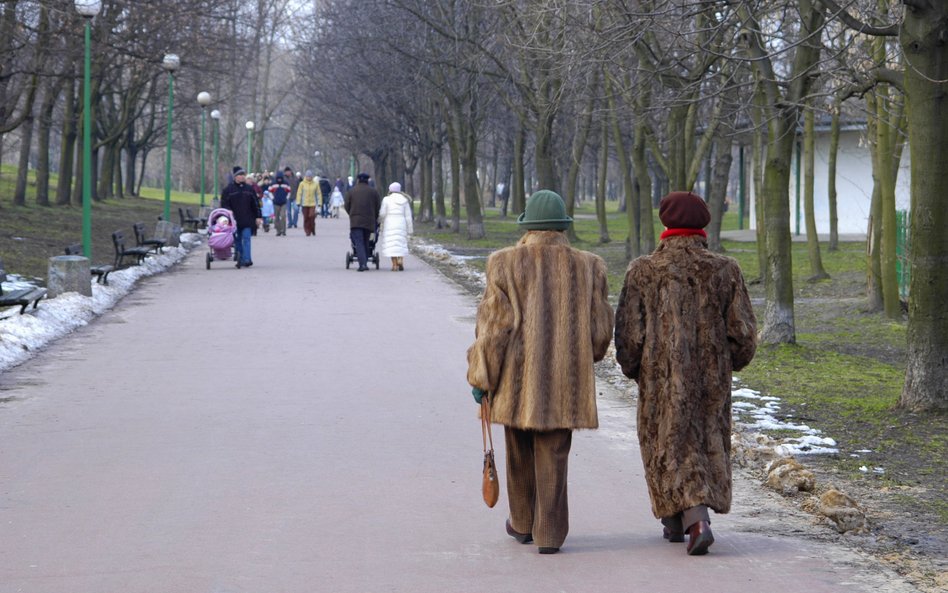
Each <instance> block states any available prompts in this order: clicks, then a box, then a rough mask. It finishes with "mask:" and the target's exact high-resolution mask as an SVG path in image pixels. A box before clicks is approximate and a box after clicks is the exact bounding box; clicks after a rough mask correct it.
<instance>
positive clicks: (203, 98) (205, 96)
mask: <svg viewBox="0 0 948 593" xmlns="http://www.w3.org/2000/svg"><path fill="white" fill-rule="evenodd" d="M197 99H198V103H199V104H200V105H201V208H203V207H204V177H205V175H204V130H205V126H206V125H207V124H206V123H205V122H206V121H207V117H206V115H207V106H208V105H210V104H211V93H208V92H204V91H202V92H200V93H198V96H197Z"/></svg>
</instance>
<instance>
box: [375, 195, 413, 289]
mask: <svg viewBox="0 0 948 593" xmlns="http://www.w3.org/2000/svg"><path fill="white" fill-rule="evenodd" d="M411 218H412V211H411V198H410V197H408V195H407V194H404V193H402V186H401V184H399V183H398V182H396V183H393V184H391V185H389V186H388V195H387V196H385V197H384V198H382V207H381V209H380V210H379V225H380V226H381V228H382V230H381V233H380V237H379V252H380V253H381V255H382V257H390V258H392V271H393V272H401V271H403V270H404V269H405V262H404V257H405V256H406V255H408V236H409V235H411V234H412V232H414V229H413V227H412V222H411Z"/></svg>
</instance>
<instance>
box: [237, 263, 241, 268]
mask: <svg viewBox="0 0 948 593" xmlns="http://www.w3.org/2000/svg"><path fill="white" fill-rule="evenodd" d="M237 269H238V270H239V269H240V262H237Z"/></svg>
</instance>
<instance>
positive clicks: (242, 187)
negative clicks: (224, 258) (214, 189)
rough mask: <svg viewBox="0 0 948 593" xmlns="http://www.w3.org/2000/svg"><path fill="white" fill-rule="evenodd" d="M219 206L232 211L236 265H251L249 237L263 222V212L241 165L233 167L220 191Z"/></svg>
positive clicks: (240, 266) (241, 266)
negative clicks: (231, 173) (235, 236)
mask: <svg viewBox="0 0 948 593" xmlns="http://www.w3.org/2000/svg"><path fill="white" fill-rule="evenodd" d="M221 207H222V208H227V209H228V210H230V211H231V212H233V213H234V222H235V223H236V224H237V240H236V241H235V242H234V247H235V249H236V250H237V267H238V268H246V267H250V266H252V265H253V260H252V259H251V258H250V237H251V236H252V235H253V231H254V229H256V228H257V225H258V224H260V223H261V222H263V214H262V213H261V212H260V202H258V201H257V192H256V191H255V190H254V188H253V186H252V185H250V184H249V183H247V172H246V171H244V168H243V167H239V166H238V167H234V180H233V181H232V182H231V183H230V184H229V185H228V186H227V187H225V188H224V191H222V192H221Z"/></svg>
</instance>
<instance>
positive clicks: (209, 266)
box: [204, 253, 214, 270]
mask: <svg viewBox="0 0 948 593" xmlns="http://www.w3.org/2000/svg"><path fill="white" fill-rule="evenodd" d="M213 259H214V256H213V255H211V254H210V253H208V254H207V255H206V256H205V258H204V262H205V264H206V265H207V269H208V270H210V269H211V260H213Z"/></svg>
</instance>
